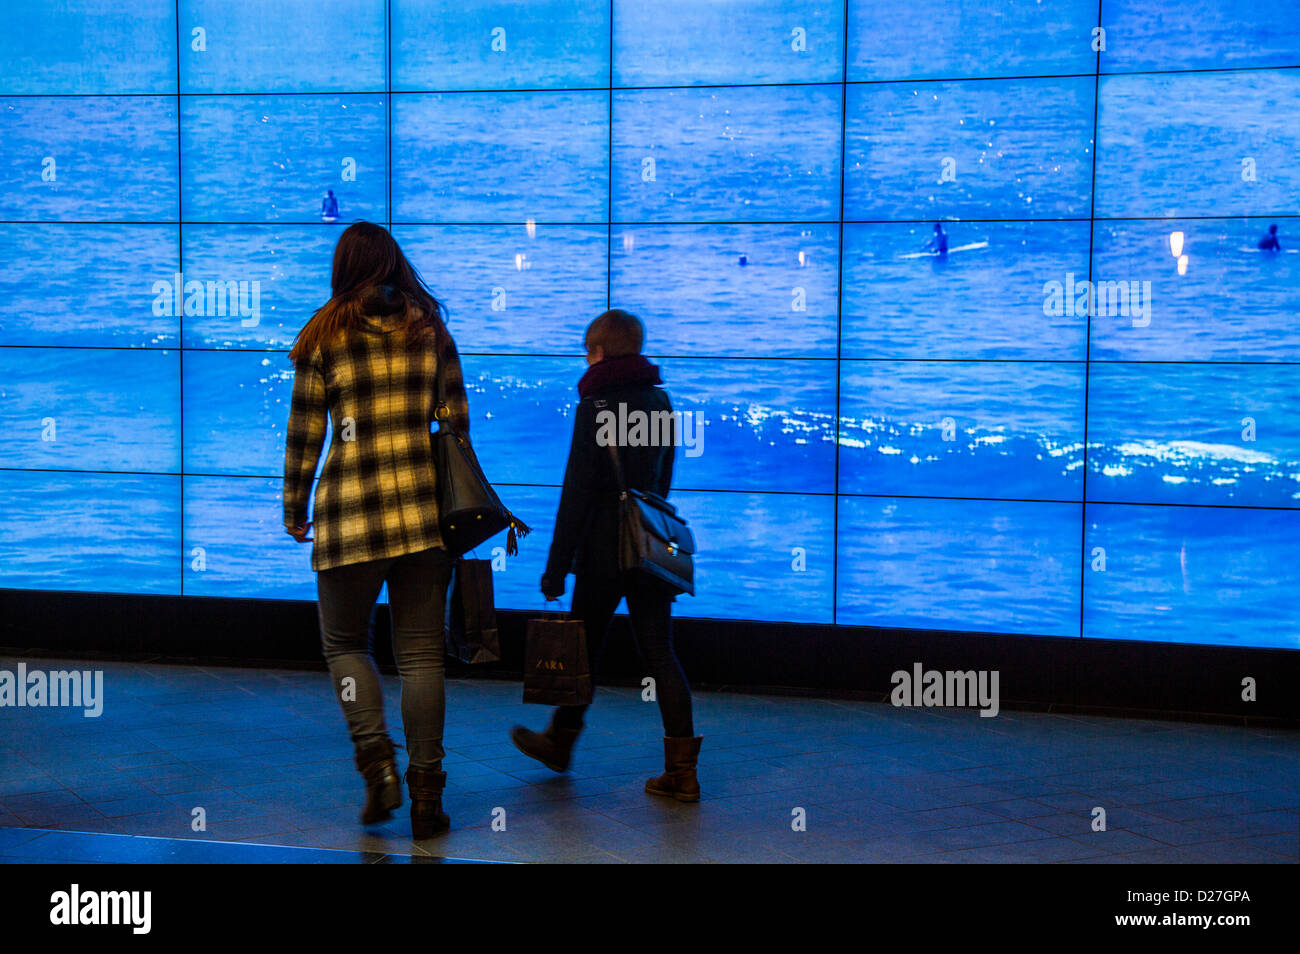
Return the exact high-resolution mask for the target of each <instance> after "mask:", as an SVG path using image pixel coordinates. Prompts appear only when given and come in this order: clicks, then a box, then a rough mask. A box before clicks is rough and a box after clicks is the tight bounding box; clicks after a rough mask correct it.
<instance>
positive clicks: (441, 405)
mask: <svg viewBox="0 0 1300 954" xmlns="http://www.w3.org/2000/svg"><path fill="white" fill-rule="evenodd" d="M436 350H437V356H436V358H435V359H434V360H435V362H436V364H435V365H434V367H435V371H434V376H433V377H434V382H435V383H434V394H435V396H436V397H437V398H438V403H437V404H435V405H434V408H433V419H434V420H435V421H437V422H438V426H439V427H440V428H441V427H442V426H443V425H444V424H445V425H446V427H447V430H449V431H450V430H452V427H451V409H450V408H448V407H447V382H446V381H445V380H444V379H443V364H444V362H443V360H442V349H441V348H438V349H436ZM444 412H445V413H444ZM453 433H454V432H453Z"/></svg>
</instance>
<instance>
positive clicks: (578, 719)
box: [556, 575, 695, 738]
mask: <svg viewBox="0 0 1300 954" xmlns="http://www.w3.org/2000/svg"><path fill="white" fill-rule="evenodd" d="M625 597H626V599H627V612H628V616H629V617H630V618H631V621H632V633H633V637H634V638H635V639H636V642H637V647H638V648H639V649H640V651H641V657H642V659H644V660H645V663H646V665H647V666H648V667H649V669H650V675H651V676H652V677H653V678H654V681H655V697H656V699H657V700H658V702H659V713H660V715H661V716H662V717H663V722H664V735H666V736H671V737H674V738H690V737H693V736H694V735H695V728H694V723H693V722H692V719H691V687H690V686H689V685H688V684H687V682H686V675H685V674H684V673H683V672H682V667H681V663H679V662H678V661H677V653H676V652H675V651H674V650H673V632H672V625H673V624H672V606H673V603H672V596H671V595H670V594H669V593H667V592H665V591H664V590H663V589H661V588H660V587H658V586H657V585H656V584H654V583H653V582H648V581H644V580H642V579H640V578H637V577H631V576H628V575H624V576H622V577H618V578H613V579H600V578H593V577H590V576H582V575H579V576H578V577H577V580H576V582H575V583H574V585H573V609H572V611H571V612H570V614H569V617H570V618H571V619H580V620H582V621H583V622H584V623H585V624H586V633H587V656H588V662H589V665H590V666H591V678H592V681H593V682H595V680H596V677H597V674H598V672H599V669H600V658H601V656H602V655H603V653H604V650H605V636H606V633H607V632H608V631H609V624H610V621H611V620H612V619H613V618H614V612H615V610H617V609H618V604H619V603H620V602H621V601H622V600H623V599H624V598H625ZM586 711H587V707H586V706H561V707H560V708H559V709H558V710H556V724H557V725H559V726H561V727H564V728H569V729H578V728H581V727H582V723H583V715H584V713H586Z"/></svg>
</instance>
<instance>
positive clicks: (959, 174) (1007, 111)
mask: <svg viewBox="0 0 1300 954" xmlns="http://www.w3.org/2000/svg"><path fill="white" fill-rule="evenodd" d="M1094 85H1095V81H1094V80H1093V79H1091V78H1088V77H1083V78H1076V79H1024V80H980V81H966V82H953V83H880V84H870V85H866V86H850V87H849V89H848V104H847V107H846V112H845V131H844V135H845V145H844V150H845V155H844V217H845V218H846V219H851V220H854V221H875V220H891V219H893V220H896V219H901V220H905V221H908V220H910V221H915V220H917V219H930V220H931V221H933V220H935V219H946V218H953V217H959V218H966V219H1024V218H1080V217H1086V216H1087V215H1088V209H1089V195H1088V193H1089V186H1090V181H1091V176H1092V118H1093V99H1094V96H1093V90H1094Z"/></svg>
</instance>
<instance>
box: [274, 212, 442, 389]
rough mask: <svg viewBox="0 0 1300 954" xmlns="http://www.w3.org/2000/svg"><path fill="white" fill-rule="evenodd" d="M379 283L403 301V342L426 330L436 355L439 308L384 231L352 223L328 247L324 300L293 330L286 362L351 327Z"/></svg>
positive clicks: (439, 341)
mask: <svg viewBox="0 0 1300 954" xmlns="http://www.w3.org/2000/svg"><path fill="white" fill-rule="evenodd" d="M381 285H388V286H390V287H391V288H392V289H393V290H394V292H395V293H396V295H397V297H399V298H404V299H405V300H406V313H405V315H404V317H403V321H402V324H401V328H400V330H401V331H402V333H403V335H404V336H405V339H406V342H407V343H408V344H413V343H414V342H415V341H416V340H417V339H418V338H420V337H421V336H422V335H424V334H428V333H430V332H432V334H433V339H434V342H435V345H436V346H437V348H438V350H439V352H440V353H441V351H442V346H443V342H444V341H445V340H446V337H447V334H448V332H447V326H446V325H445V324H443V315H444V313H445V309H444V308H443V306H442V304H441V303H440V302H439V301H438V299H436V298H435V297H433V293H432V292H431V291H429V288H428V286H427V285H425V284H424V279H422V278H421V277H420V273H419V272H417V271H416V270H415V266H413V265H412V264H411V263H410V261H408V260H407V258H406V256H405V255H404V254H403V253H402V250H401V248H400V247H399V246H398V244H397V241H396V239H394V238H393V236H392V235H390V234H389V232H388V230H387V229H386V228H384V227H383V226H382V225H376V224H375V223H374V222H354V223H353V224H352V225H349V226H348V227H347V228H346V229H344V230H343V234H342V235H340V236H339V241H338V244H337V245H335V246H334V264H333V266H332V269H331V271H330V300H329V301H327V302H326V303H325V304H324V305H322V306H321V307H320V308H318V309H317V310H316V313H315V314H313V315H312V316H311V318H310V319H309V320H308V321H307V323H306V324H305V325H303V327H302V329H301V330H300V331H299V332H298V334H297V336H296V337H295V338H294V340H293V347H292V348H291V349H290V350H289V360H290V361H292V362H294V363H295V364H296V363H297V362H298V361H299V360H300V359H303V358H306V357H308V356H309V355H311V354H312V353H313V352H315V350H316V349H317V348H321V349H322V350H324V349H325V348H327V347H328V346H329V345H330V344H332V343H333V342H334V340H335V339H336V337H337V336H338V335H340V334H342V333H346V332H347V331H350V330H352V329H353V328H355V327H357V324H358V323H359V321H360V319H361V317H362V315H363V313H364V311H363V308H362V304H361V301H362V297H363V295H364V293H365V292H366V291H367V290H369V289H373V288H375V287H376V286H381Z"/></svg>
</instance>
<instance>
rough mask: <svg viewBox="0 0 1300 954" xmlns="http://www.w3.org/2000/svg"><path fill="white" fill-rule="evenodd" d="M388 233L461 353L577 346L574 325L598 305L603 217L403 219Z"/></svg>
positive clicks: (604, 280) (577, 350)
mask: <svg viewBox="0 0 1300 954" xmlns="http://www.w3.org/2000/svg"><path fill="white" fill-rule="evenodd" d="M393 236H394V237H395V238H396V239H397V241H398V242H399V243H400V244H401V246H402V250H403V251H404V252H405V253H406V255H407V257H408V258H409V259H410V260H411V263H412V264H413V265H414V266H415V267H416V269H418V270H419V272H420V273H421V274H422V275H423V276H424V277H425V279H426V280H427V281H428V282H429V284H430V287H431V290H432V291H433V293H434V295H435V297H437V299H438V301H439V302H441V303H442V304H443V305H444V306H445V307H446V309H447V312H448V318H447V326H448V328H450V329H451V332H452V335H453V336H454V337H455V339H456V347H457V348H459V349H460V351H461V352H462V353H470V352H483V353H485V354H502V353H523V354H539V353H540V354H555V353H558V352H565V351H567V352H570V353H572V354H574V355H578V354H583V353H584V352H583V348H582V333H583V332H584V331H585V330H586V328H587V325H588V323H590V321H591V319H593V318H595V317H596V316H597V315H599V314H600V313H601V312H602V311H604V310H605V296H606V293H607V290H608V284H609V277H608V275H609V272H608V268H607V267H606V266H607V261H606V255H605V246H606V241H607V231H606V227H605V226H603V225H596V226H588V225H546V224H542V225H539V224H537V223H536V222H533V223H532V224H531V225H528V224H521V225H407V226H398V227H396V228H394V229H393Z"/></svg>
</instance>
